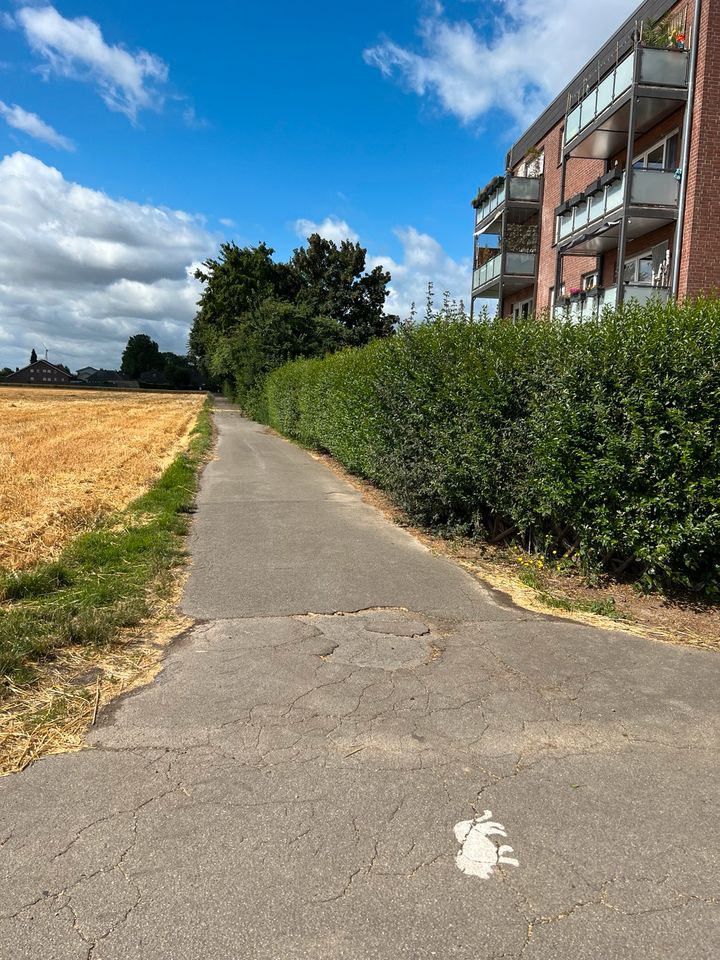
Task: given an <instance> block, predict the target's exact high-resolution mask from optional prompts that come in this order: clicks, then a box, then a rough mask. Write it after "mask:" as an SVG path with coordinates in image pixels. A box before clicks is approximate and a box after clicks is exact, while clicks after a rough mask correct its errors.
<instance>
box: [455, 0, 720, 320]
mask: <svg viewBox="0 0 720 960" xmlns="http://www.w3.org/2000/svg"><path fill="white" fill-rule="evenodd" d="M628 158H631V159H630V162H628ZM473 206H474V207H475V243H474V270H473V289H472V304H473V308H474V305H475V301H476V300H477V299H478V298H494V299H497V301H498V304H499V310H500V312H501V314H502V315H503V316H518V315H523V314H528V313H535V312H537V313H540V312H543V311H548V310H553V309H554V310H556V311H557V310H560V309H562V310H564V311H567V312H568V314H569V315H570V316H573V317H578V318H579V317H582V316H586V315H588V314H589V313H592V312H594V311H596V310H598V309H600V308H602V307H603V306H606V305H610V306H612V305H615V304H619V303H622V302H623V300H629V299H637V300H639V301H640V302H645V301H647V300H648V299H649V298H651V297H658V298H660V299H662V300H666V299H668V298H669V297H676V298H680V299H682V298H683V297H685V296H692V295H696V294H699V293H701V292H703V291H704V292H710V291H712V290H716V289H720V0H684V2H681V3H677V2H675V3H669V2H667V0H646V2H645V3H642V4H640V6H639V7H638V8H637V10H636V11H635V12H634V13H633V15H632V16H631V17H630V18H629V19H628V20H627V21H626V22H625V23H624V24H623V25H622V26H621V27H620V29H619V30H618V31H617V32H616V33H615V34H614V36H612V37H611V38H610V39H609V40H608V41H607V42H606V43H605V45H604V46H603V47H602V48H601V49H600V50H599V51H598V53H597V54H596V55H595V56H594V57H593V58H592V60H591V61H590V62H589V63H588V64H587V65H586V66H585V67H584V68H583V70H581V71H580V73H578V74H577V76H575V77H574V79H573V80H572V81H571V82H570V84H569V85H568V86H567V87H566V89H565V90H564V91H563V92H562V93H561V94H560V96H558V97H557V99H556V100H555V101H554V102H553V103H552V104H551V105H550V106H549V107H548V109H547V110H546V111H545V112H544V113H543V114H542V116H540V117H539V118H538V119H537V120H536V121H535V123H533V125H532V126H531V127H530V128H529V129H528V130H527V131H526V132H525V133H524V134H523V136H522V137H521V138H520V139H519V140H518V141H517V143H515V144H514V146H513V147H512V148H511V150H510V151H509V153H508V155H507V163H506V172H505V174H503V175H502V176H499V177H496V178H495V179H493V180H492V181H491V182H490V183H489V184H488V185H487V187H485V189H484V190H480V191H479V192H478V195H477V197H476V198H475V200H474V201H473ZM618 281H620V282H618Z"/></svg>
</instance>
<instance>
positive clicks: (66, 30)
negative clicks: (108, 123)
mask: <svg viewBox="0 0 720 960" xmlns="http://www.w3.org/2000/svg"><path fill="white" fill-rule="evenodd" d="M16 20H17V23H18V24H19V26H20V27H21V29H22V30H23V32H24V33H25V37H26V39H27V41H28V43H29V44H30V46H31V48H32V49H33V50H34V51H35V52H36V53H37V54H39V55H40V56H41V57H43V58H44V60H45V66H46V70H47V71H48V72H54V73H56V74H58V75H60V76H64V77H71V78H73V79H79V80H87V81H91V82H93V83H95V85H96V86H97V88H98V91H99V93H100V96H101V97H102V98H103V100H104V101H105V103H106V105H107V106H108V107H109V108H110V109H111V110H117V111H119V112H120V113H124V114H125V115H126V116H127V117H128V118H129V119H130V120H132V121H133V122H134V121H135V120H136V118H137V114H138V111H140V110H146V109H160V108H161V107H162V104H163V96H162V93H161V91H160V87H161V85H162V84H164V83H165V81H166V80H167V77H168V68H167V64H165V63H164V62H163V61H162V60H161V59H160V58H159V57H157V56H155V55H154V54H152V53H148V52H147V51H146V50H138V51H136V52H134V53H131V52H130V51H129V50H126V49H125V48H124V47H122V46H120V45H119V44H115V45H112V46H111V45H110V44H108V43H106V42H105V40H104V39H103V35H102V31H101V30H100V27H99V26H98V25H97V23H95V22H94V21H93V20H90V19H89V18H87V17H78V18H77V19H75V20H67V19H66V18H65V17H63V16H62V15H61V14H60V13H58V11H57V10H56V9H55V8H54V7H51V6H45V7H31V6H24V7H21V8H20V10H18V12H17V14H16Z"/></svg>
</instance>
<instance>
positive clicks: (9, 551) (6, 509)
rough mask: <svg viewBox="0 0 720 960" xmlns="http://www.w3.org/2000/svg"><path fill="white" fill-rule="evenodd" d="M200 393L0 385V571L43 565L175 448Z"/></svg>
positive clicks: (153, 474)
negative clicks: (59, 388) (44, 561)
mask: <svg viewBox="0 0 720 960" xmlns="http://www.w3.org/2000/svg"><path fill="white" fill-rule="evenodd" d="M204 400H205V394H203V393H198V394H140V393H137V394H136V393H120V392H111V391H108V392H96V391H92V392H91V391H82V390H73V391H70V390H44V389H42V388H36V387H29V388H27V389H22V388H15V387H0V568H3V567H4V568H6V569H11V570H19V569H22V568H24V567H28V566H31V565H32V564H34V563H37V562H38V561H41V560H49V559H52V558H53V557H54V556H56V555H57V554H58V553H59V552H60V550H61V549H62V548H63V547H64V546H65V545H66V544H67V542H68V541H69V540H71V539H72V538H73V537H74V536H76V535H77V534H78V533H80V532H82V531H83V530H86V529H88V528H89V527H91V526H92V525H93V523H94V522H95V521H96V520H97V519H98V518H99V517H101V516H103V515H105V514H107V513H109V512H112V511H114V510H118V509H121V508H123V507H125V506H126V505H127V504H128V503H129V502H130V501H131V500H134V499H135V498H136V497H137V496H139V495H140V494H142V493H143V492H144V491H145V490H147V489H148V487H149V486H150V485H151V484H152V483H153V482H154V481H155V480H157V478H158V477H159V476H160V474H161V473H162V471H163V470H164V469H165V468H166V467H167V466H168V464H169V463H170V462H171V461H172V459H173V457H174V456H175V455H176V454H177V453H178V452H179V451H180V450H181V449H183V448H184V447H185V446H186V444H187V441H188V436H189V433H190V431H191V430H192V428H193V425H194V424H195V420H196V418H197V415H198V413H199V411H200V408H201V407H202V405H203V402H204Z"/></svg>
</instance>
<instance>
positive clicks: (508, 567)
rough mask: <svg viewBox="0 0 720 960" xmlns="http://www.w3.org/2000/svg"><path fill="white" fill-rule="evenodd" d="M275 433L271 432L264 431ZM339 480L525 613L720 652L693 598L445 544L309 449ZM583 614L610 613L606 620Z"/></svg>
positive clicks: (715, 609) (707, 610)
mask: <svg viewBox="0 0 720 960" xmlns="http://www.w3.org/2000/svg"><path fill="white" fill-rule="evenodd" d="M268 430H269V431H270V432H272V433H275V431H274V430H272V429H271V428H268ZM309 452H310V454H311V456H312V457H314V458H315V459H316V460H319V461H321V462H322V463H324V464H325V465H326V466H327V467H328V468H329V469H330V470H332V471H333V473H335V474H336V475H338V476H340V477H342V478H343V479H344V480H346V481H347V482H348V483H350V484H352V485H353V486H354V487H356V488H357V489H358V490H360V491H361V493H362V496H363V500H364V501H365V502H366V503H369V504H371V505H372V506H374V507H375V508H376V509H378V510H380V511H381V512H382V513H383V514H384V515H385V516H386V517H387V518H388V519H390V520H392V521H393V522H394V523H397V524H399V525H400V526H402V527H404V528H405V529H407V530H408V531H409V532H410V533H412V534H413V536H415V537H416V538H417V539H419V540H421V541H422V542H423V543H424V544H425V545H426V546H428V547H429V548H430V549H431V550H433V551H434V552H436V553H440V554H443V555H445V556H448V557H452V558H453V559H455V560H456V561H458V562H459V563H461V564H462V565H463V566H464V567H465V568H466V569H468V570H469V571H470V572H471V573H473V574H475V575H476V576H477V577H478V578H480V579H481V580H483V581H485V582H487V583H489V584H490V585H491V586H492V587H495V588H496V589H499V590H501V591H502V592H504V593H506V594H508V595H509V596H510V597H511V598H512V599H513V600H514V601H515V602H516V603H517V604H519V605H520V606H522V607H525V608H527V609H531V610H536V611H540V612H545V613H549V614H552V615H553V616H560V617H568V618H570V619H572V620H579V621H581V622H584V623H592V624H594V625H595V626H600V627H604V628H606V629H612V630H618V629H620V630H624V631H626V632H628V633H632V634H636V635H641V636H645V637H649V638H652V639H655V640H661V641H664V642H668V643H682V644H688V645H691V646H698V647H704V648H706V649H712V650H716V651H718V652H720V606H718V605H716V604H711V603H703V602H700V601H699V600H698V599H697V598H694V597H692V596H676V597H667V596H663V595H661V594H658V593H651V594H648V593H642V592H641V591H640V590H639V589H638V587H637V586H636V585H635V584H633V583H625V582H621V581H619V580H614V579H613V578H611V577H610V576H606V575H593V576H592V578H588V577H587V576H584V575H582V574H581V573H580V571H579V570H577V569H574V568H571V569H558V568H557V567H556V566H554V565H553V564H551V563H548V561H547V560H544V561H543V565H542V568H541V567H540V566H539V564H538V559H537V558H533V557H531V556H529V555H527V554H524V553H523V552H522V551H519V550H518V548H517V547H512V548H506V547H493V546H490V545H488V544H484V543H479V542H477V541H475V540H470V539H466V538H462V537H453V538H445V537H441V536H437V535H435V534H433V533H430V532H428V531H427V530H424V529H421V528H418V527H415V526H414V525H413V524H411V523H410V522H409V520H408V518H407V517H406V516H405V514H404V513H403V511H402V510H401V509H400V508H399V507H398V506H397V505H396V504H395V503H393V501H392V500H391V498H390V497H389V496H388V494H386V493H385V492H383V491H382V490H379V489H378V488H377V487H375V486H373V485H372V484H371V483H368V482H367V481H365V480H361V479H360V478H359V477H356V476H354V475H353V474H351V473H349V472H348V471H347V470H345V468H344V467H343V466H342V465H341V464H340V463H339V462H338V461H337V460H335V459H334V458H333V457H331V456H328V455H326V454H320V453H317V452H315V451H309ZM588 608H600V609H603V610H604V609H607V610H608V611H609V612H610V615H609V616H605V615H603V614H601V613H596V612H592V610H591V609H588Z"/></svg>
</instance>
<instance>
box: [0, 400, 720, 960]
mask: <svg viewBox="0 0 720 960" xmlns="http://www.w3.org/2000/svg"><path fill="white" fill-rule="evenodd" d="M216 418H217V422H218V425H219V431H220V440H219V448H218V457H217V459H216V460H215V461H213V462H212V463H211V464H210V465H209V466H208V468H207V469H206V472H205V475H204V478H203V483H202V489H201V493H200V497H199V505H198V506H199V509H198V514H197V517H196V521H195V524H194V531H193V535H192V538H191V548H192V559H193V562H192V568H191V576H190V580H189V583H188V586H187V591H186V596H185V601H184V606H185V610H186V612H187V613H188V614H189V615H191V616H192V617H193V618H195V621H196V624H195V626H194V627H193V628H192V629H190V630H189V631H188V632H187V633H186V634H185V635H184V636H183V637H182V638H181V639H180V640H178V641H176V643H175V644H174V645H173V646H172V647H171V648H170V650H169V651H168V653H167V656H166V661H165V667H164V670H163V672H162V673H161V675H160V677H159V678H158V680H156V681H155V682H154V683H153V684H151V685H149V686H147V687H145V688H143V689H142V690H140V691H137V692H135V693H134V694H132V695H130V696H127V697H125V698H123V699H122V700H120V701H119V702H117V703H116V704H115V705H113V706H111V707H109V708H107V709H106V710H104V711H103V712H102V713H101V716H100V720H99V723H98V726H97V727H96V728H95V729H94V730H93V731H92V733H91V735H90V736H89V738H88V746H89V748H88V749H87V750H85V751H83V752H81V753H75V754H68V755H65V756H56V757H51V758H48V759H45V760H43V761H41V762H39V763H36V764H35V765H33V766H31V767H30V768H28V769H27V770H26V771H24V772H23V773H22V774H20V775H16V776H13V777H9V778H6V779H5V780H3V781H0V884H1V886H0V957H2V958H3V960H25V958H28V960H30V958H32V960H38V958H40V960H70V958H73V960H74V958H81V960H90V958H92V960H119V958H140V957H142V958H145V957H152V958H171V960H186V958H188V960H189V958H223V960H241V958H242V960H299V958H303V960H335V958H352V960H375V958H377V960H380V958H382V960H397V958H399V957H409V958H413V960H429V958H432V957H437V958H439V960H446V958H464V960H465V958H466V960H511V958H521V957H522V958H523V960H558V958H572V960H614V958H618V960H620V958H622V960H627V958H633V960H636V958H637V960H640V958H653V960H658V958H668V960H685V958H687V960H701V958H708V960H710V958H717V957H718V956H720V889H719V887H720V884H719V880H720V857H719V849H720V845H719V843H718V838H719V834H720V816H719V814H720V804H719V802H718V763H717V761H718V749H719V747H720V741H719V739H718V728H719V723H718V718H719V714H720V710H719V708H718V691H719V690H720V658H718V656H717V655H716V654H713V653H710V652H706V651H702V650H696V649H690V648H683V647H680V646H672V645H669V644H660V643H657V642H653V641H647V640H643V639H639V638H637V637H634V636H629V635H626V634H623V633H620V632H615V633H613V632H605V631H600V630H596V629H593V628H590V627H586V626H582V625H579V624H575V623H572V622H569V621H562V620H556V619H552V618H547V617H541V616H538V615H533V614H530V613H528V612H526V611H523V610H521V609H519V608H517V607H514V606H513V605H512V604H510V603H509V602H508V601H506V600H505V599H503V597H502V596H500V595H498V594H495V593H493V592H491V591H490V590H489V589H486V588H485V587H483V586H482V585H481V584H480V583H478V582H477V581H475V580H474V579H473V578H471V577H470V576H469V575H468V574H467V573H465V572H464V571H463V570H461V569H460V568H459V567H457V566H455V565H453V564H452V563H450V562H449V561H448V560H446V559H443V558H440V557H437V556H434V555H432V554H431V553H430V552H429V551H428V550H427V549H425V548H424V547H423V546H421V545H420V544H419V543H418V542H416V541H415V540H414V539H412V538H411V537H410V536H409V535H408V534H407V533H405V532H404V531H402V530H401V529H399V528H397V527H395V526H393V525H392V524H390V523H388V522H387V521H386V520H385V519H384V518H383V517H382V516H381V515H380V514H379V513H377V512H376V511H374V510H373V509H372V508H371V507H369V506H367V505H365V504H363V503H362V501H361V498H360V495H359V494H358V493H357V492H356V491H355V490H354V489H353V488H351V487H349V486H347V485H346V484H344V483H343V482H342V481H340V480H338V479H337V478H336V477H335V476H334V475H332V474H331V473H330V472H329V471H328V470H327V469H326V468H325V467H323V466H322V465H321V464H319V463H318V462H316V461H314V460H313V459H312V458H311V457H310V456H309V455H307V454H306V453H304V452H303V451H301V450H298V449H297V448H295V447H293V446H292V445H290V444H288V443H286V442H285V441H283V440H281V439H278V438H277V437H274V436H272V435H270V434H268V433H267V432H265V431H264V430H263V428H262V427H260V426H258V425H256V424H253V423H251V422H249V421H247V420H244V419H242V418H241V417H240V416H239V414H238V413H237V412H236V411H234V410H233V409H231V408H229V407H226V406H220V407H219V408H218V411H217V413H216ZM485 811H491V816H492V820H493V821H496V822H497V823H499V824H502V826H503V827H504V831H505V833H506V834H507V837H506V838H505V837H500V836H497V837H492V838H491V839H490V840H489V841H485V840H483V838H482V837H480V838H479V839H478V840H477V841H476V846H475V847H474V848H473V849H482V848H483V844H485V848H486V844H487V842H491V843H493V844H495V843H496V845H497V846H498V847H499V845H500V844H507V845H509V846H511V847H512V848H513V853H512V854H511V856H512V858H513V859H517V861H518V865H517V866H515V865H513V864H506V863H502V864H496V865H494V867H493V866H492V865H491V869H490V873H491V875H490V876H489V877H488V878H487V879H483V878H482V877H479V876H473V875H468V874H467V873H465V872H463V871H462V870H461V869H459V865H458V864H456V855H457V854H458V853H459V851H460V848H459V844H458V840H456V837H455V833H454V827H455V825H456V824H459V823H461V822H463V821H473V820H475V819H476V818H477V819H478V820H479V821H480V826H481V825H482V823H483V822H485V823H488V824H489V818H488V817H486V819H485V821H482V820H480V818H483V817H484V816H485ZM466 833H467V830H466V829H463V830H462V831H461V834H462V835H463V836H464V835H466ZM490 849H491V852H492V848H490ZM465 854H467V855H468V856H471V853H469V852H468V850H467V849H466V850H465ZM466 859H467V857H466Z"/></svg>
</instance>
